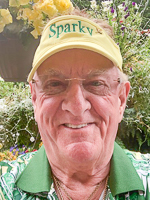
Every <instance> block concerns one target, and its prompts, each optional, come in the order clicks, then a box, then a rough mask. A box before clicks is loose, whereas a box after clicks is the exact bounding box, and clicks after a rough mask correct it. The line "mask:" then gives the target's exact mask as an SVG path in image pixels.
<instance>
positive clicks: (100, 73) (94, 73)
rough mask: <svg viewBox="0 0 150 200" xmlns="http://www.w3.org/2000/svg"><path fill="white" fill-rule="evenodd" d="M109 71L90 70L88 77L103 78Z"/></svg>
mask: <svg viewBox="0 0 150 200" xmlns="http://www.w3.org/2000/svg"><path fill="white" fill-rule="evenodd" d="M106 71H107V70H105V69H96V70H90V71H89V72H88V74H87V77H93V76H101V75H103V74H105V73H106Z"/></svg>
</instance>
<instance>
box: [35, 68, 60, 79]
mask: <svg viewBox="0 0 150 200" xmlns="http://www.w3.org/2000/svg"><path fill="white" fill-rule="evenodd" d="M38 76H39V78H41V79H43V78H44V79H45V78H47V77H50V76H56V77H58V76H59V77H64V75H63V73H62V72H61V71H60V70H56V69H49V70H47V71H45V72H44V73H43V74H41V75H38Z"/></svg>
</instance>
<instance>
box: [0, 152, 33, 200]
mask: <svg viewBox="0 0 150 200" xmlns="http://www.w3.org/2000/svg"><path fill="white" fill-rule="evenodd" d="M35 154H36V152H31V153H27V154H24V155H21V156H19V157H18V158H17V159H16V160H14V161H8V160H5V161H2V162H0V199H2V200H3V199H6V200H10V199H13V197H14V195H16V199H19V196H20V195H22V192H21V191H20V190H19V189H18V188H17V187H16V185H15V182H16V180H17V178H18V177H19V175H20V174H21V172H22V171H23V170H24V169H25V167H26V166H27V165H28V163H29V161H30V160H31V158H32V157H33V156H34V155H35ZM17 196H18V197H17Z"/></svg>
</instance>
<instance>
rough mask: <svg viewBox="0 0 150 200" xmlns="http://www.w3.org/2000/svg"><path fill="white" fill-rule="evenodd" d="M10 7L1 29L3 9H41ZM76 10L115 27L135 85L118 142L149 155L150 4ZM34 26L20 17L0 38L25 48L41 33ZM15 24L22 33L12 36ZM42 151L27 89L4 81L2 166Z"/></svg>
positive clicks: (0, 93) (99, 4) (85, 3)
mask: <svg viewBox="0 0 150 200" xmlns="http://www.w3.org/2000/svg"><path fill="white" fill-rule="evenodd" d="M55 1H56V0H54V1H53V2H55ZM8 2H9V1H8V0H6V1H5V3H4V1H2V0H0V26H1V24H2V22H4V21H2V19H3V16H2V12H1V9H7V8H8V9H9V11H10V13H11V14H12V16H13V17H16V16H17V15H16V13H17V12H18V10H19V9H22V10H23V9H26V8H30V10H32V9H33V5H34V4H36V3H37V4H38V0H35V1H34V0H30V1H29V0H27V2H28V3H26V5H12V6H9V4H8ZM13 2H15V0H14V1H13ZM45 2H48V1H47V0H46V1H45ZM64 2H67V1H64ZM45 5H46V4H45ZM72 5H73V6H74V7H75V6H78V7H79V8H80V9H86V10H87V12H89V13H90V14H91V15H92V16H93V17H96V18H102V19H105V20H106V21H107V22H108V23H109V24H110V25H111V26H112V27H113V29H114V40H115V41H116V43H117V44H118V45H119V46H120V49H121V53H122V56H123V70H124V72H125V73H126V74H127V75H128V77H129V80H130V82H131V91H130V95H129V98H128V102H127V106H126V110H125V113H124V118H123V120H122V122H121V123H120V124H119V130H118V135H117V139H116V140H117V142H118V143H119V144H120V145H121V146H122V147H123V148H127V149H129V150H133V151H140V152H143V153H147V152H150V1H149V0H136V1H134V2H133V1H130V0H125V1H122V0H120V1H119V0H114V1H111V0H110V1H99V0H97V1H96V0H92V1H89V0H82V1H81V0H72ZM16 9H17V12H16ZM14 10H15V12H14ZM42 17H43V18H42V20H43V19H44V20H45V19H49V18H51V16H50V15H48V12H44V10H43V11H42ZM34 22H36V20H35V21H34V19H31V20H29V18H27V17H25V15H20V17H19V18H18V19H15V20H14V22H13V23H11V26H9V24H8V25H7V23H5V25H6V26H5V27H4V28H3V32H1V33H0V35H1V34H4V33H6V35H9V37H10V35H11V31H12V35H14V34H16V33H17V34H18V36H19V39H21V40H22V42H23V44H24V43H25V41H26V40H25V38H26V37H28V36H29V32H31V34H32V35H31V34H30V37H34V38H38V37H40V33H41V32H40V31H41V30H37V29H36V28H37V27H38V26H35V23H34ZM15 23H19V24H20V25H19V26H17V27H19V28H20V30H19V31H20V32H19V31H18V30H17V31H16V32H14V31H13V29H12V28H13V25H15ZM14 27H15V26H14ZM14 30H15V29H14ZM35 33H36V34H35ZM24 62H25V61H24ZM20 67H21V66H20ZM40 145H41V140H40V134H39V132H38V128H37V124H36V122H35V120H34V114H33V107H32V102H31V96H30V89H29V85H28V83H26V82H5V81H4V80H3V79H0V161H1V160H3V159H9V160H11V159H15V158H16V156H18V154H22V153H25V152H28V151H33V150H35V149H38V148H39V146H40Z"/></svg>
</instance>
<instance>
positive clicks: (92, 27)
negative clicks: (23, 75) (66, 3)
mask: <svg viewBox="0 0 150 200" xmlns="http://www.w3.org/2000/svg"><path fill="white" fill-rule="evenodd" d="M73 48H79V49H87V50H91V51H94V52H96V53H99V54H101V55H103V56H105V57H106V58H108V59H109V60H111V61H112V62H113V63H114V65H115V66H116V67H118V68H119V69H120V70H121V71H122V56H121V53H120V49H119V46H118V45H117V44H116V43H115V42H114V40H113V39H112V38H111V37H109V35H108V34H107V33H106V32H105V31H104V30H103V29H102V28H101V27H100V26H99V25H98V24H96V23H95V22H93V21H91V20H89V19H87V18H84V17H81V16H76V15H64V16H60V17H56V18H54V19H52V20H50V21H49V23H48V24H47V25H46V27H45V28H44V30H43V34H42V36H41V41H40V44H39V46H38V48H37V50H36V52H35V55H34V60H33V65H32V66H33V67H32V69H31V72H30V74H29V76H28V82H29V81H31V80H32V78H33V75H34V73H35V71H36V70H37V69H38V67H39V66H40V65H41V64H42V63H43V62H44V61H45V60H46V59H47V58H48V57H50V56H51V55H53V54H55V53H57V52H60V51H62V50H66V49H73Z"/></svg>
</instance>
